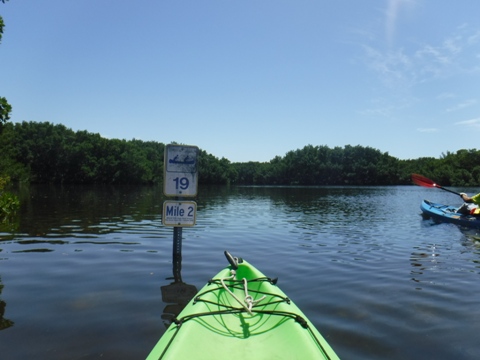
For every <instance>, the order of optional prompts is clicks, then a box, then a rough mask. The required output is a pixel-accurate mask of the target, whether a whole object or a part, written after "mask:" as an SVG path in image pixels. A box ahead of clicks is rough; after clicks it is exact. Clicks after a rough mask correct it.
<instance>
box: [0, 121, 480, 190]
mask: <svg viewBox="0 0 480 360" xmlns="http://www.w3.org/2000/svg"><path fill="white" fill-rule="evenodd" d="M0 149H1V150H2V151H1V152H0V173H2V174H5V175H8V176H9V177H10V178H11V179H12V180H13V181H18V182H33V183H56V184H159V183H161V182H162V181H163V161H164V159H163V158H164V149H165V145H164V144H162V143H158V142H154V141H150V142H144V141H141V140H130V141H127V140H118V139H105V138H103V137H101V136H100V135H99V134H93V133H89V132H87V131H77V132H74V131H73V130H71V129H68V128H66V127H65V126H63V125H53V124H50V123H48V122H44V123H36V122H23V123H16V124H12V123H7V124H5V126H4V130H3V132H2V133H1V134H0ZM412 173H419V174H422V175H424V176H427V177H429V178H431V179H435V181H437V182H438V183H440V184H442V185H443V186H479V185H480V152H479V151H477V150H475V149H473V150H459V151H457V152H456V153H447V154H446V155H445V154H444V155H442V157H441V158H439V159H435V158H429V157H427V158H419V159H417V160H398V159H396V158H394V157H392V156H390V155H389V154H388V153H382V152H380V151H379V150H376V149H373V148H371V147H363V146H359V145H357V146H352V145H346V146H345V147H343V148H341V147H335V148H329V147H327V146H323V145H322V146H313V145H307V146H305V147H304V148H303V149H297V150H292V151H289V152H288V153H286V154H285V156H283V157H280V156H276V157H275V158H274V159H272V160H271V161H270V162H246V163H230V161H229V160H227V159H225V158H221V159H218V158H216V157H215V156H213V155H211V154H208V153H207V152H205V151H204V150H200V152H199V183H200V184H245V185H302V186H310V185H315V186H323V185H342V186H343V185H410V184H412V181H411V174H412Z"/></svg>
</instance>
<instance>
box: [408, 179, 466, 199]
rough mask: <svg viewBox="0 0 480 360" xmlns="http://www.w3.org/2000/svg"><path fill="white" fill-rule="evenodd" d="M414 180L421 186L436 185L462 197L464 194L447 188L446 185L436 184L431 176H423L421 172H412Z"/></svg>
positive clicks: (430, 186)
mask: <svg viewBox="0 0 480 360" xmlns="http://www.w3.org/2000/svg"><path fill="white" fill-rule="evenodd" d="M412 181H413V182H414V183H415V184H417V185H420V186H425V187H429V188H432V187H435V188H438V189H442V190H445V191H448V192H451V193H452V194H455V195H458V196H460V197H461V196H462V195H460V193H458V192H455V191H452V190H449V189H445V188H444V187H442V186H440V185H438V184H436V183H435V182H434V181H433V180H430V179H429V178H426V177H425V176H422V175H419V174H412Z"/></svg>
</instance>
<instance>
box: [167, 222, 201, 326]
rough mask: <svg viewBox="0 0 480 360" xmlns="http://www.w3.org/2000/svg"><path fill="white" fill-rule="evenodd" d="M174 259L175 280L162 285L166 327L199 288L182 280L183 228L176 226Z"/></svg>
mask: <svg viewBox="0 0 480 360" xmlns="http://www.w3.org/2000/svg"><path fill="white" fill-rule="evenodd" d="M172 259H173V261H172V263H173V266H172V271H173V280H174V281H173V282H172V283H170V284H168V285H165V286H161V287H160V290H161V292H162V301H163V302H164V303H167V305H166V306H165V309H164V310H163V314H162V320H163V323H164V325H165V327H168V326H170V324H171V323H172V322H173V321H174V320H175V319H176V318H177V316H178V315H179V314H180V312H181V311H182V310H183V309H184V308H185V306H186V305H187V304H188V302H189V301H190V300H191V299H192V298H193V297H194V296H195V294H196V293H197V288H196V287H195V286H194V285H189V284H187V283H185V282H183V280H182V228H178V227H175V228H174V233H173V256H172ZM167 279H172V278H167Z"/></svg>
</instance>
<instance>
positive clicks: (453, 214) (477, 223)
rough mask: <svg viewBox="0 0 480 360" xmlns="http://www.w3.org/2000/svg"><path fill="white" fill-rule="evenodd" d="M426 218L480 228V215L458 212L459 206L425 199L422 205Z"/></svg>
mask: <svg viewBox="0 0 480 360" xmlns="http://www.w3.org/2000/svg"><path fill="white" fill-rule="evenodd" d="M420 209H421V210H422V215H423V217H424V218H431V219H433V221H435V222H444V223H452V224H456V225H460V226H467V227H470V228H480V217H479V216H473V215H464V214H460V213H458V212H457V209H458V207H455V206H451V205H442V204H436V203H433V202H431V201H428V200H423V202H422V205H421V206H420Z"/></svg>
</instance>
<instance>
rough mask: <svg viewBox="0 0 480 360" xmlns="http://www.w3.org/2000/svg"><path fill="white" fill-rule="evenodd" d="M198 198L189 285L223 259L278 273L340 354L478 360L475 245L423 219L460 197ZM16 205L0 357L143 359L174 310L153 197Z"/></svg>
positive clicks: (49, 199) (49, 196) (4, 241)
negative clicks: (166, 293)
mask: <svg viewBox="0 0 480 360" xmlns="http://www.w3.org/2000/svg"><path fill="white" fill-rule="evenodd" d="M457 190H462V191H464V190H465V189H457ZM467 190H468V192H469V193H474V192H476V191H477V190H479V189H467ZM199 193H200V195H199V197H198V199H197V203H198V214H197V225H196V226H195V227H194V228H186V229H184V230H183V262H182V271H181V275H182V278H183V281H184V282H185V283H187V284H190V285H193V286H195V287H196V288H200V287H201V286H203V285H204V283H205V282H206V281H207V280H208V279H209V278H211V277H212V276H214V275H215V274H216V273H217V272H218V271H219V270H220V269H221V268H222V267H224V266H226V265H227V262H226V260H225V259H224V256H223V251H224V250H225V249H228V250H229V251H230V252H231V253H233V254H234V255H236V256H240V257H244V258H245V259H247V260H249V261H250V262H251V263H253V264H254V265H256V266H257V267H258V268H259V269H260V270H261V271H263V272H264V273H265V274H266V275H268V276H271V277H279V283H278V284H279V286H280V287H281V288H282V289H283V290H284V291H285V292H286V293H287V294H288V295H289V296H290V297H291V298H292V299H293V300H294V301H295V302H296V303H297V304H298V305H299V307H300V308H301V309H303V310H304V312H305V313H306V315H307V316H308V317H309V318H310V320H312V321H313V322H314V324H315V325H316V327H317V328H318V329H319V331H320V332H321V333H322V334H323V335H324V336H325V337H326V338H327V340H328V341H329V342H330V344H331V345H332V347H333V348H334V349H335V350H336V352H337V353H338V355H339V356H340V357H341V358H343V359H448V360H450V359H456V360H458V359H478V358H479V356H480V342H479V341H478V334H479V333H480V312H479V310H478V309H479V299H480V245H479V244H480V243H477V241H476V240H475V239H476V238H477V234H476V232H475V231H473V230H467V229H461V228H459V227H456V226H454V225H446V224H440V225H435V224H433V223H432V222H431V221H429V220H423V219H422V217H421V216H420V215H419V214H420V210H419V206H420V202H421V200H422V199H424V198H427V199H430V200H432V201H436V202H445V203H451V204H460V202H459V198H458V197H456V196H455V195H452V194H450V193H447V192H444V191H442V190H439V189H426V188H421V187H415V186H406V187H374V188H365V187H354V188H343V187H328V188H252V187H243V188H230V189H229V188H200V189H199ZM19 194H20V197H21V199H22V202H23V208H22V213H21V217H20V219H19V220H18V223H17V224H14V226H16V228H15V230H14V231H13V232H12V231H6V230H4V231H3V232H0V300H1V301H3V303H4V304H6V307H5V309H4V315H3V318H0V325H1V328H3V330H1V331H0V354H1V358H2V359H27V358H35V359H97V358H101V359H143V358H145V356H146V355H147V354H148V352H149V351H150V349H151V348H152V347H153V346H154V344H155V343H156V341H157V340H158V338H159V337H160V336H161V335H162V333H163V332H164V330H165V324H164V320H162V315H163V314H164V311H165V312H166V313H168V312H170V311H171V309H172V305H171V304H170V305H169V304H167V303H166V302H164V301H163V299H162V292H161V290H160V288H161V287H162V286H166V285H168V284H170V283H171V282H172V280H171V277H172V273H173V270H172V242H173V241H172V238H173V230H172V228H165V227H163V226H162V224H161V211H162V203H163V201H164V200H165V199H164V197H163V195H162V191H161V189H160V188H152V187H144V188H129V187H124V188H121V187H115V188H111V187H102V188H98V187H96V188H85V187H63V188H60V187H33V188H31V189H22V190H21V191H20V193H19ZM167 306H169V307H167ZM0 310H1V308H0ZM0 314H1V311H0Z"/></svg>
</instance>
